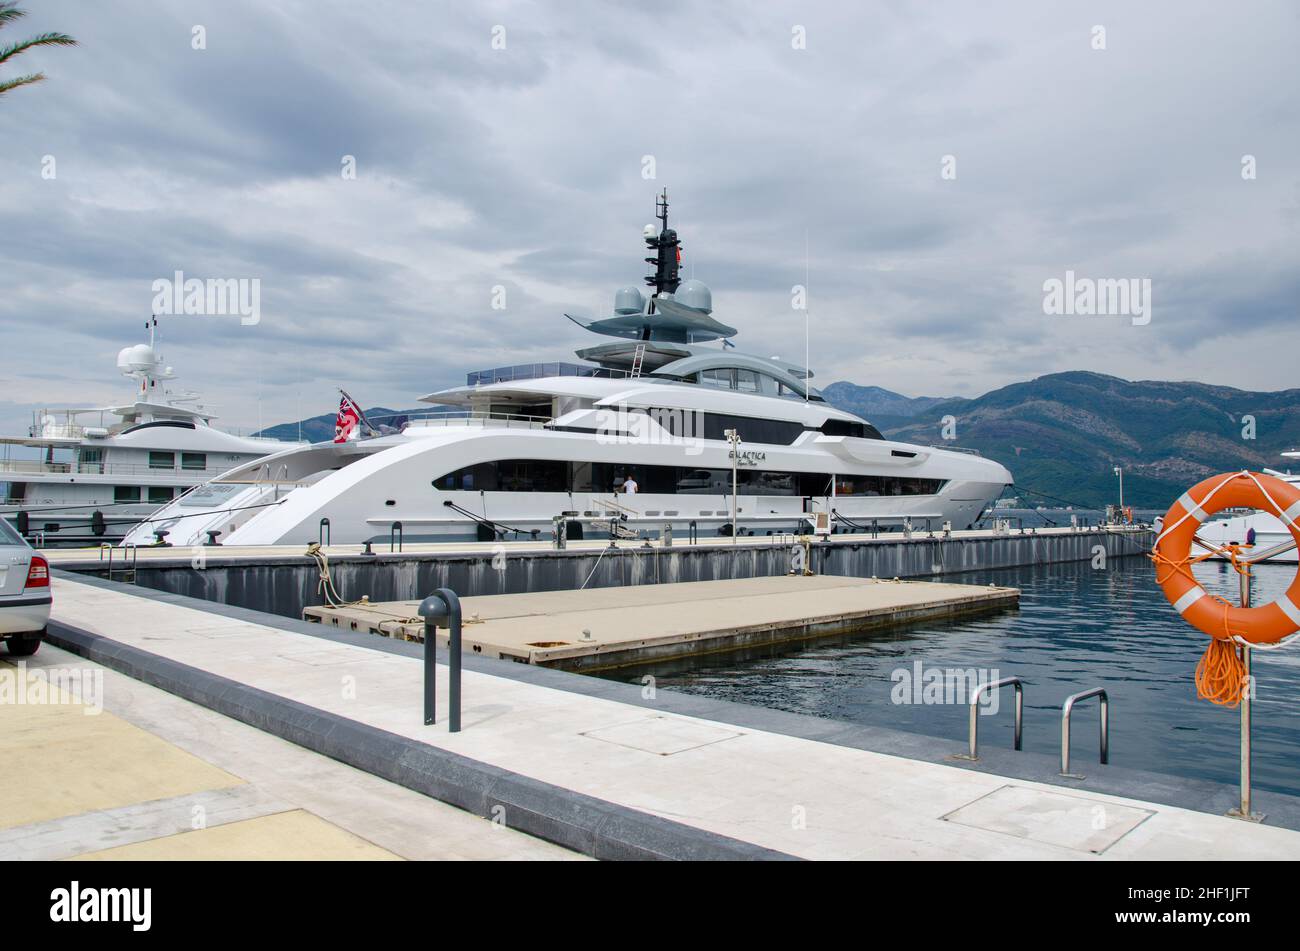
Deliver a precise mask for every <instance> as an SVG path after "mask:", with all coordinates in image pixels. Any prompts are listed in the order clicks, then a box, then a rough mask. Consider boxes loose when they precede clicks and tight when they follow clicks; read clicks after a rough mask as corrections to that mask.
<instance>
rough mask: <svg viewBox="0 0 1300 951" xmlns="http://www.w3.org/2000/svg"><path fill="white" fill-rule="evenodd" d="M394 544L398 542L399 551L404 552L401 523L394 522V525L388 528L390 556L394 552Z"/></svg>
mask: <svg viewBox="0 0 1300 951" xmlns="http://www.w3.org/2000/svg"><path fill="white" fill-rule="evenodd" d="M394 542H396V547H397V550H398V551H399V552H400V551H401V550H402V523H401V522H394V523H393V524H392V525H390V526H389V527H388V551H389V553H390V554H391V553H392V551H393V547H394Z"/></svg>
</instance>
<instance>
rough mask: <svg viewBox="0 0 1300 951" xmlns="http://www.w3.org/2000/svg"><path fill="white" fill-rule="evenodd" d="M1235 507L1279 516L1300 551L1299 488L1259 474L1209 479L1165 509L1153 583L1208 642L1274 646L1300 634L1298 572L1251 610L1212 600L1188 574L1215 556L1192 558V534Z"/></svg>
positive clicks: (1232, 549)
mask: <svg viewBox="0 0 1300 951" xmlns="http://www.w3.org/2000/svg"><path fill="white" fill-rule="evenodd" d="M1234 507H1242V508H1255V509H1262V510H1263V511H1265V512H1268V513H1270V514H1272V515H1276V516H1278V517H1279V518H1280V519H1281V520H1282V522H1283V524H1285V525H1286V527H1287V529H1288V530H1289V531H1290V532H1291V537H1292V538H1294V539H1295V541H1296V544H1297V546H1300V524H1298V523H1300V488H1297V487H1296V486H1294V485H1291V484H1290V483H1289V482H1283V481H1282V480H1281V479H1278V478H1274V477H1273V476H1268V475H1264V474H1262V473H1259V472H1237V473H1226V474H1224V475H1216V476H1211V477H1210V478H1208V479H1206V480H1204V481H1203V482H1199V483H1197V484H1196V485H1195V486H1193V487H1192V488H1190V489H1188V490H1187V491H1186V492H1184V493H1183V494H1182V496H1181V497H1180V498H1179V499H1178V501H1177V502H1175V503H1174V504H1173V505H1171V506H1170V507H1169V512H1168V513H1167V514H1166V515H1165V518H1164V522H1163V523H1162V526H1161V531H1160V536H1159V537H1158V538H1157V539H1156V543H1155V547H1154V550H1153V552H1152V555H1151V557H1152V559H1153V560H1154V561H1155V563H1156V581H1157V582H1159V584H1160V587H1161V589H1162V590H1163V591H1164V593H1165V597H1166V598H1168V599H1169V603H1170V604H1172V605H1173V606H1174V610H1176V611H1177V612H1178V613H1179V614H1181V615H1182V616H1183V618H1184V619H1185V620H1186V621H1187V623H1189V624H1191V625H1192V626H1193V627H1195V628H1196V629H1197V630H1199V631H1201V632H1203V633H1205V634H1208V635H1210V637H1212V638H1215V639H1216V640H1220V641H1231V640H1233V639H1237V638H1239V639H1240V640H1243V641H1246V642H1247V643H1250V644H1276V643H1278V642H1279V641H1281V640H1283V639H1284V638H1286V637H1289V636H1290V635H1292V634H1294V633H1296V632H1297V631H1300V570H1297V572H1296V576H1295V578H1293V579H1292V580H1291V586H1290V587H1289V588H1287V590H1286V593H1285V594H1283V595H1281V596H1280V597H1279V598H1278V599H1277V600H1276V601H1273V602H1271V603H1269V604H1265V605H1261V606H1260V607H1251V608H1242V607H1237V606H1236V605H1233V604H1229V603H1228V602H1227V601H1224V600H1223V599H1222V598H1217V597H1214V596H1213V595H1210V594H1209V593H1208V592H1206V590H1205V589H1204V588H1203V587H1201V584H1200V582H1199V581H1197V580H1196V578H1195V577H1194V576H1193V574H1192V570H1191V566H1192V564H1194V563H1195V562H1197V561H1201V560H1202V559H1203V558H1208V557H1210V556H1211V555H1213V554H1216V553H1217V552H1213V551H1212V552H1210V553H1209V554H1206V555H1204V556H1201V557H1198V558H1193V557H1191V551H1192V538H1193V536H1194V535H1195V534H1196V530H1197V529H1198V528H1200V526H1201V523H1202V522H1204V521H1205V520H1206V518H1208V517H1209V516H1211V515H1213V514H1214V513H1215V512H1220V511H1222V510H1223V509H1226V508H1234ZM1229 548H1230V550H1229V551H1228V552H1226V553H1227V554H1228V555H1229V557H1231V558H1232V559H1233V561H1234V564H1235V563H1236V561H1235V559H1236V550H1235V546H1229ZM1238 570H1243V569H1241V568H1240V567H1238Z"/></svg>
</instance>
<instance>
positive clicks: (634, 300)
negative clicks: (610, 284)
mask: <svg viewBox="0 0 1300 951" xmlns="http://www.w3.org/2000/svg"><path fill="white" fill-rule="evenodd" d="M644 311H645V298H644V297H643V296H642V295H641V290H640V288H637V287H624V288H620V289H619V290H618V291H617V292H616V293H615V294H614V313H616V314H640V313H642V312H644Z"/></svg>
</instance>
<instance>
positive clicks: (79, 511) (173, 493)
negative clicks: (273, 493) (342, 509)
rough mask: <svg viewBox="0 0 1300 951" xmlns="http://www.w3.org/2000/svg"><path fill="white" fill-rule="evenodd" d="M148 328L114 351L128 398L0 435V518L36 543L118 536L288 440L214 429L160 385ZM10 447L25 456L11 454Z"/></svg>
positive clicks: (47, 414) (163, 379) (192, 400)
mask: <svg viewBox="0 0 1300 951" xmlns="http://www.w3.org/2000/svg"><path fill="white" fill-rule="evenodd" d="M155 327H156V320H155V322H153V323H151V324H150V341H149V343H147V344H137V345H135V346H131V347H126V348H125V349H123V350H122V351H121V352H120V353H119V354H118V357H117V366H118V369H119V370H120V371H121V372H122V373H123V375H125V376H127V377H130V378H131V379H133V380H134V381H135V384H136V386H135V394H134V399H133V400H132V401H131V402H130V403H126V404H124V405H120V406H102V407H92V408H80V409H57V410H51V409H43V410H39V411H37V412H36V413H35V414H34V419H33V422H32V426H31V428H30V429H29V430H28V434H27V435H26V436H18V437H5V438H2V439H0V446H2V447H3V457H2V458H0V481H4V482H5V483H6V484H7V487H8V488H7V491H6V493H5V497H4V502H3V504H2V505H0V516H3V517H4V518H6V519H7V520H9V521H10V523H11V524H13V525H14V526H15V527H16V528H17V529H18V530H19V531H20V532H21V533H22V534H23V535H25V536H27V537H28V538H30V539H32V540H33V541H35V542H37V543H38V544H44V545H71V544H99V543H102V542H116V541H119V540H120V539H121V538H122V536H123V534H124V533H125V531H126V530H127V529H128V528H130V527H131V526H133V525H137V524H139V523H140V522H141V520H142V519H145V518H148V517H149V516H150V515H151V514H152V513H153V512H154V511H155V510H156V509H158V508H159V507H161V506H163V505H166V504H167V503H169V502H171V501H172V500H173V499H175V498H176V497H177V496H179V495H181V494H182V493H184V492H185V491H186V490H188V489H190V488H192V487H193V486H196V485H199V484H201V483H203V482H206V481H207V480H209V479H211V478H212V477H213V476H215V475H218V474H220V473H222V472H225V471H227V470H229V469H231V468H234V467H236V466H239V465H241V464H243V463H246V462H249V461H251V460H253V459H258V458H260V457H262V456H265V455H268V454H270V453H273V452H276V451H278V450H282V449H284V448H285V446H286V445H293V444H291V443H285V442H283V441H281V440H276V439H262V438H257V437H250V436H237V435H234V434H232V433H228V432H223V431H222V430H219V429H215V428H213V427H212V425H211V422H212V420H213V419H214V418H215V417H213V416H212V414H210V413H208V412H207V411H206V410H205V409H204V408H203V406H202V404H201V403H200V402H199V397H198V395H197V394H194V393H189V392H184V393H177V392H174V391H172V390H171V389H169V388H168V386H167V383H168V381H170V380H172V379H174V378H175V372H174V371H173V370H172V368H171V367H169V366H167V365H166V363H165V361H164V360H163V358H162V356H161V354H160V353H159V351H158V349H157V346H156V337H155ZM18 447H24V448H25V449H26V450H28V452H27V453H26V457H25V458H14V450H15V449H17V448H18ZM30 450H37V451H36V452H34V453H33V452H31V451H30ZM20 451H21V450H20Z"/></svg>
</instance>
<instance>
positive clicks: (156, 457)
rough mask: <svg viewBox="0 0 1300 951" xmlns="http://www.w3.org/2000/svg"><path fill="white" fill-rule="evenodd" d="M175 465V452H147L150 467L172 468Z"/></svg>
mask: <svg viewBox="0 0 1300 951" xmlns="http://www.w3.org/2000/svg"><path fill="white" fill-rule="evenodd" d="M175 467H176V453H174V452H158V451H156V450H155V451H153V452H150V453H149V468H150V469H174V468H175Z"/></svg>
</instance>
